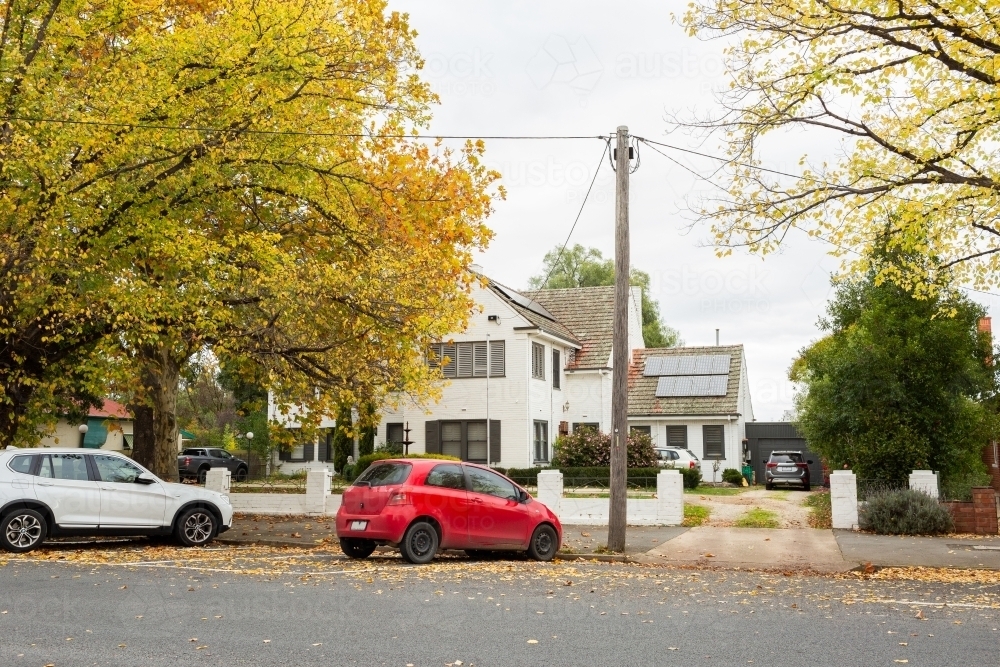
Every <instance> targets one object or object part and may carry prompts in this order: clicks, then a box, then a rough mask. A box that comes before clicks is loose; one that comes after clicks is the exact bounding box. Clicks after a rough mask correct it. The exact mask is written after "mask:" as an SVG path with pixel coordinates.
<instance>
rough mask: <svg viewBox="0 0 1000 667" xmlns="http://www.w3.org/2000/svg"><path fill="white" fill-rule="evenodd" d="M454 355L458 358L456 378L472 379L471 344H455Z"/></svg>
mask: <svg viewBox="0 0 1000 667" xmlns="http://www.w3.org/2000/svg"><path fill="white" fill-rule="evenodd" d="M455 354H456V357H457V358H458V377H460V378H470V377H472V343H458V344H456V345H455Z"/></svg>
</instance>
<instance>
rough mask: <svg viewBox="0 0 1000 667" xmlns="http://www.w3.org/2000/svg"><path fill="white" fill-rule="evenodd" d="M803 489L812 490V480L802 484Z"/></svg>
mask: <svg viewBox="0 0 1000 667" xmlns="http://www.w3.org/2000/svg"><path fill="white" fill-rule="evenodd" d="M802 490H803V491H812V484H811V483H810V482H806V483H805V484H803V485H802Z"/></svg>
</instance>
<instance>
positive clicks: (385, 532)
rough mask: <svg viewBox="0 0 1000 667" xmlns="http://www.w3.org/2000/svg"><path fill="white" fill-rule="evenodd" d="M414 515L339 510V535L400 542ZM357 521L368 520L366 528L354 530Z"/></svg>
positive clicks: (392, 542)
mask: <svg viewBox="0 0 1000 667" xmlns="http://www.w3.org/2000/svg"><path fill="white" fill-rule="evenodd" d="M411 518H412V517H410V516H408V515H407V514H405V513H403V512H385V513H382V514H349V513H347V512H345V511H343V509H341V510H340V511H338V512H337V537H357V538H362V539H366V540H376V541H378V542H388V543H390V544H399V543H400V542H401V541H402V540H403V533H405V532H406V527H407V526H408V525H410V520H411ZM355 521H366V522H367V523H366V524H365V529H364V530H352V529H351V525H352V524H353V523H354V522H355Z"/></svg>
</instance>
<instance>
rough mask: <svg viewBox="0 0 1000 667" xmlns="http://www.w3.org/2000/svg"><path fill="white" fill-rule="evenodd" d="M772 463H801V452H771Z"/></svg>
mask: <svg viewBox="0 0 1000 667" xmlns="http://www.w3.org/2000/svg"><path fill="white" fill-rule="evenodd" d="M771 462H772V463H802V455H801V454H795V453H793V454H771Z"/></svg>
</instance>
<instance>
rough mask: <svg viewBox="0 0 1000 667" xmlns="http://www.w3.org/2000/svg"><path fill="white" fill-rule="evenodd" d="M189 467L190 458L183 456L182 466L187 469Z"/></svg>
mask: <svg viewBox="0 0 1000 667" xmlns="http://www.w3.org/2000/svg"><path fill="white" fill-rule="evenodd" d="M189 465H191V457H190V456H185V457H184V466H185V467H187V466H189Z"/></svg>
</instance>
